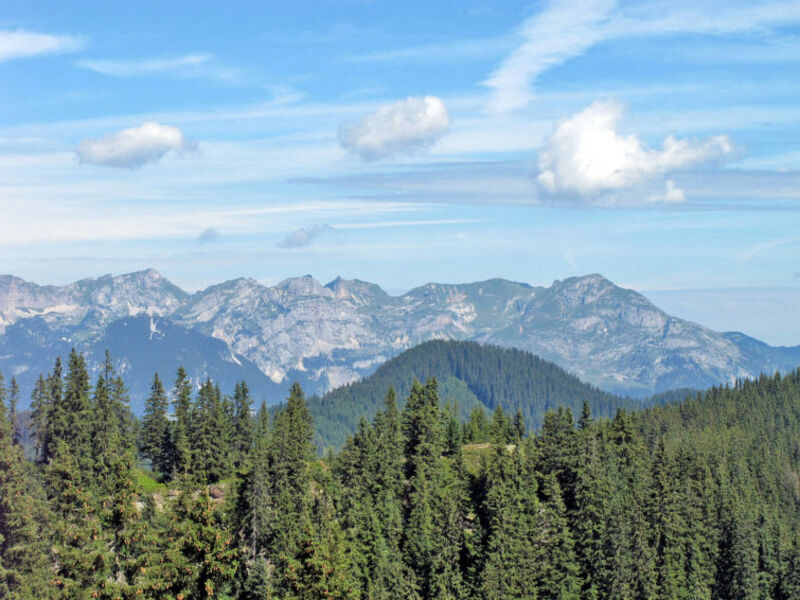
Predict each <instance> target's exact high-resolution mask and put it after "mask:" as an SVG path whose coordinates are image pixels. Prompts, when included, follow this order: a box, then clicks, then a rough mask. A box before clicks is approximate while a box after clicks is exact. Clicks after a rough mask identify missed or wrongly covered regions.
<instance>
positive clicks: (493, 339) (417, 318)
mask: <svg viewBox="0 0 800 600" xmlns="http://www.w3.org/2000/svg"><path fill="white" fill-rule="evenodd" d="M141 314H145V315H149V316H151V317H158V318H161V319H167V320H169V321H170V322H173V323H175V324H177V325H179V326H180V327H182V328H183V329H181V330H175V331H176V332H178V331H181V332H183V331H189V330H191V331H192V332H193V334H192V335H193V336H201V337H193V338H192V339H195V340H196V342H195V343H198V344H200V345H201V346H206V345H208V346H210V345H212V344H211V342H205V341H200V340H201V339H202V340H205V338H210V339H214V340H218V341H221V342H223V343H224V344H226V345H227V346H228V349H229V350H230V352H229V356H228V357H227V358H223V357H221V355H220V357H219V358H218V360H219V361H222V362H225V363H229V364H234V365H235V364H236V360H239V359H237V358H236V357H243V358H244V359H246V360H247V361H249V362H250V363H252V364H253V365H255V366H256V367H257V369H258V370H259V371H260V372H261V373H263V374H264V376H265V377H266V378H268V379H269V381H270V382H271V383H270V384H267V383H266V382H260V383H259V385H260V386H261V387H262V388H263V389H265V390H272V389H273V388H274V387H275V386H277V388H278V389H281V388H286V387H288V385H289V383H290V382H291V381H293V380H298V381H300V382H301V384H303V385H304V386H305V387H306V388H308V391H309V393H312V394H313V393H324V392H325V391H328V390H330V389H333V388H336V387H339V386H341V385H344V384H347V383H349V382H351V381H355V380H357V379H359V378H361V377H363V376H365V375H369V374H370V373H371V372H372V371H374V369H375V368H377V366H379V365H380V364H382V363H384V362H385V361H387V360H389V359H390V358H392V357H393V356H396V355H397V354H399V353H401V352H402V351H404V350H406V349H408V348H411V347H413V346H415V345H417V344H420V343H422V342H425V341H428V340H431V339H452V340H470V341H476V342H481V343H485V344H493V345H498V346H503V347H513V348H519V349H521V350H525V351H528V352H531V353H533V354H535V355H537V356H540V357H542V358H543V359H546V360H548V361H551V362H554V363H555V364H557V365H558V366H560V367H562V368H564V369H566V370H567V371H569V372H570V373H572V374H574V375H577V376H578V377H580V378H581V379H582V380H584V381H586V382H588V383H591V384H593V385H595V386H597V387H600V388H601V389H604V390H606V391H608V392H613V393H616V394H620V395H631V396H637V397H645V396H648V395H650V394H653V393H658V392H663V391H666V390H669V389H673V388H679V387H680V388H694V389H701V388H706V387H709V386H711V385H714V384H720V383H723V384H724V383H733V382H734V381H735V380H736V379H740V378H744V377H755V376H757V375H758V374H760V373H761V372H763V371H768V372H774V371H775V370H789V369H791V368H794V367H796V366H797V364H798V363H800V346H798V347H786V348H775V347H772V346H769V345H767V344H764V343H763V342H760V341H758V340H755V339H754V338H750V337H749V336H745V335H743V334H741V335H740V334H735V333H719V332H716V331H713V330H711V329H708V328H706V327H703V326H702V325H699V324H696V323H692V322H690V321H686V320H683V319H679V318H677V317H674V316H671V315H668V314H667V313H666V312H664V311H663V310H661V309H660V308H658V307H657V306H656V305H655V304H653V303H652V302H651V301H650V300H648V299H647V298H645V297H644V296H643V295H642V294H639V293H638V292H636V291H634V290H630V289H626V288H622V287H619V286H617V285H615V284H614V283H613V282H611V281H609V280H608V279H606V278H605V277H603V276H602V275H600V274H597V273H593V274H589V275H584V276H575V277H568V278H566V279H563V280H556V281H554V282H553V284H552V285H551V286H549V287H545V286H531V285H529V284H526V283H519V282H514V281H509V280H506V279H502V278H492V279H488V280H485V281H480V282H473V283H462V284H440V283H435V282H429V283H427V284H424V285H421V286H418V287H415V288H413V289H411V290H409V291H407V292H405V293H404V294H400V295H390V294H388V293H387V292H386V291H385V290H383V289H382V288H381V287H380V286H379V285H377V284H374V283H370V282H366V281H363V280H358V279H344V278H342V277H337V278H335V279H333V280H332V281H330V282H328V283H326V284H324V285H323V284H322V283H320V282H319V281H317V280H316V279H315V278H313V277H312V276H310V275H305V276H302V277H294V278H287V279H285V280H283V281H281V282H279V283H278V284H276V285H272V286H270V285H265V284H263V283H261V282H259V281H257V280H255V279H252V278H248V277H240V278H236V279H231V280H228V281H225V282H221V283H218V284H213V285H210V286H208V287H206V288H204V289H202V290H198V291H196V292H194V293H188V292H186V291H184V290H182V289H181V288H180V287H178V286H176V285H175V284H173V283H172V282H171V281H169V280H168V279H167V278H165V277H164V276H162V275H161V274H160V273H158V271H156V270H155V269H146V270H143V271H137V272H133V273H127V274H122V275H116V276H113V275H104V276H101V277H98V278H96V279H92V278H87V279H82V280H80V281H77V282H74V283H70V284H67V285H65V286H40V285H38V284H35V283H32V282H27V281H25V280H23V279H21V278H18V277H15V276H11V275H5V276H0V351H2V356H0V370H3V371H4V372H6V373H7V374H10V375H21V374H22V373H25V372H26V370H30V369H32V368H33V362H37V361H31V360H30V358H31V355H32V354H35V353H36V352H37V345H36V344H35V343H33V342H32V341H31V340H33V339H36V340H39V341H40V343H39V346H38V348H39V350H38V352H42V353H51V354H52V353H53V352H55V351H57V350H59V349H60V348H61V347H62V346H64V344H71V345H76V346H77V347H78V348H79V349H81V348H93V344H96V343H98V341H99V340H101V339H102V338H103V335H104V332H105V331H106V330H107V328H108V327H109V326H110V325H111V324H112V323H114V322H115V321H117V320H120V319H125V318H132V317H136V316H138V315H141ZM11 327H14V328H15V329H14V330H13V332H12V333H13V334H14V335H13V336H11V337H12V338H14V339H26V340H28V341H27V342H26V343H25V344H23V346H24V348H23V347H21V346H15V345H14V343H12V340H11V339H10V338H9V337H8V336H7V335H6V332H7V331H8V330H9V328H11ZM15 336H16V337H15ZM176 336H177V337H178V338H180V339H181V340H183V341H182V342H180V343H179V342H178V341H176V342H175V349H174V351H175V352H174V353H175V354H176V355H180V354H181V353H182V352H185V350H186V349H185V348H182V347H180V344H181V343H185V342H186V340H188V339H189V338H190V337H192V336H185V335H183V333H180V335H178V334H177V333H176ZM160 343H161V344H163V343H166V342H164V341H163V340H162V341H161V342H160ZM59 351H60V350H59ZM190 354H191V353H190ZM217 354H219V353H217ZM54 356H55V355H54V354H53V355H52V356H48V360H52V359H53V358H54ZM124 358H125V357H119V360H120V361H122V360H123V359H124ZM197 360H198V361H199V357H198V359H197ZM215 360H217V359H215ZM38 362H41V361H38ZM201 362H202V361H200V362H199V363H198V365H196V367H197V371H198V372H201V371H202V370H203V369H202V368H200V367H201V366H202V365H201V364H200V363H201ZM240 362H241V361H240ZM214 369H216V370H217V371H224V372H226V373H228V372H229V371H230V369H229V368H228V367H227V366H226V365H223V364H222V363H219V364H216V366H215V367H214ZM214 369H212V370H214ZM22 379H25V376H22ZM261 384H263V385H261ZM272 384H274V386H273V385H272ZM223 385H230V386H232V385H233V382H227V381H225V382H223ZM136 393H140V392H139V391H138V390H137V392H136ZM269 393H270V397H269V398H268V399H269V400H270V401H271V402H272V401H277V400H278V399H279V397H278V398H275V397H272V395H271V394H272V392H269Z"/></svg>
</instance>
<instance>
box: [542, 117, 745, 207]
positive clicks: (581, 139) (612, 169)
mask: <svg viewBox="0 0 800 600" xmlns="http://www.w3.org/2000/svg"><path fill="white" fill-rule="evenodd" d="M622 113H623V107H622V105H621V104H619V103H618V102H613V101H609V102H595V103H594V104H591V105H590V106H588V107H587V108H585V109H584V110H582V111H581V112H579V113H577V114H576V115H573V116H571V117H569V118H566V119H563V120H561V121H560V122H559V123H558V124H557V126H556V128H555V131H554V132H553V133H552V134H551V135H550V137H549V138H548V139H547V140H546V143H545V147H544V149H543V150H542V151H541V152H540V153H539V176H538V181H539V184H540V185H541V186H542V187H543V188H544V189H545V190H547V191H548V192H550V193H551V194H564V195H577V196H584V197H591V196H597V195H600V194H602V193H604V192H609V191H615V190H622V189H625V188H630V187H634V186H637V185H639V184H642V183H644V182H645V181H647V180H651V179H654V178H656V177H659V176H663V175H665V174H666V173H668V172H670V171H673V170H676V169H682V168H687V167H691V166H693V165H697V164H700V163H703V162H707V161H710V160H714V159H720V158H723V157H724V156H726V155H728V154H730V153H731V152H732V151H733V147H732V144H731V141H730V140H729V139H728V137H727V136H725V135H718V136H714V137H711V138H708V139H706V140H688V139H684V140H679V139H676V138H675V137H673V136H669V137H667V138H666V139H665V140H664V143H663V145H662V147H661V149H660V150H658V149H652V150H651V149H649V148H647V147H646V146H644V145H643V144H642V143H641V142H640V141H639V138H638V137H637V136H636V135H635V134H630V135H627V136H625V135H621V134H620V133H619V132H618V131H617V126H618V124H619V121H620V119H621V118H622ZM682 194H683V193H682V191H681V190H679V189H677V188H676V187H675V185H674V183H670V182H668V183H667V191H666V193H665V195H664V196H662V197H660V198H658V200H659V201H665V200H666V201H671V202H676V201H682V200H683V199H684V198H683V196H682Z"/></svg>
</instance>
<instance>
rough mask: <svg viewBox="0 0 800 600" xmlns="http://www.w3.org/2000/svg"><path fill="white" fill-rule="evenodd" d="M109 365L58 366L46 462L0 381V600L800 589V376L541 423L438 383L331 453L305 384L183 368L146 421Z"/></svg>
mask: <svg viewBox="0 0 800 600" xmlns="http://www.w3.org/2000/svg"><path fill="white" fill-rule="evenodd" d="M107 364H108V368H107V369H106V370H104V371H103V372H102V373H101V374H100V375H99V377H98V379H97V380H96V382H95V383H94V384H92V383H90V381H89V379H88V375H87V371H86V363H85V359H84V358H83V357H82V356H81V355H80V354H78V353H75V352H73V353H72V354H71V355H70V356H69V358H68V360H67V361H66V362H65V364H64V365H62V364H61V363H60V362H58V363H56V365H55V368H54V369H53V371H52V372H51V373H50V374H49V375H48V376H47V377H42V378H40V379H39V383H38V385H37V388H36V392H35V396H34V398H33V406H34V412H33V421H34V424H35V438H34V439H35V444H36V461H35V462H30V463H27V462H25V461H24V460H23V458H22V451H21V447H20V444H19V436H18V434H17V431H18V429H19V425H18V423H17V420H16V411H15V406H16V405H17V404H18V402H19V397H18V395H19V394H18V387H17V386H16V385H15V382H14V381H13V380H12V381H10V382H9V384H8V385H2V386H0V390H2V391H0V398H1V399H2V402H0V408H1V410H0V597H3V598H6V597H7V598H12V599H34V598H36V599H39V598H64V599H66V598H69V599H73V598H74V599H77V598H81V599H83V598H108V599H112V598H143V599H149V598H152V599H164V600H167V599H181V600H188V599H190V598H219V599H223V598H228V599H231V598H236V599H248V600H250V599H256V598H262V599H263V598H274V599H309V600H310V599H318V598H335V599H357V598H358V599H360V598H364V599H373V598H376V599H377V598H381V599H393V598H411V599H414V598H417V599H434V598H436V599H440V598H442V599H443V598H449V599H460V598H463V599H475V600H478V599H481V600H483V599H485V600H500V599H512V598H513V599H516V598H546V599H553V600H555V599H560V600H568V599H574V600H577V599H579V598H581V599H583V598H591V599H598V600H599V599H608V600H612V599H613V600H629V599H630V600H633V599H637V600H638V599H652V600H661V599H664V600H666V599H675V598H705V599H709V600H745V599H765V600H766V599H775V600H789V599H796V598H798V597H800V371H794V372H792V373H791V374H789V375H787V376H784V377H780V376H777V375H776V376H774V377H762V378H760V379H758V380H757V381H753V382H741V383H739V384H737V385H736V386H735V387H733V388H730V389H728V388H722V389H720V388H717V389H712V390H710V391H708V392H707V393H705V394H702V395H700V396H699V397H698V398H697V399H695V400H691V401H688V402H686V403H684V404H681V405H672V406H666V407H658V408H653V409H650V410H647V411H643V412H639V413H636V412H630V411H626V410H620V411H618V412H617V413H616V414H615V415H614V416H613V417H612V418H610V419H608V418H594V417H593V416H592V415H591V411H590V407H589V404H588V403H584V404H583V407H582V409H581V412H580V414H579V416H578V418H577V420H576V419H575V418H574V416H573V413H572V411H571V410H570V409H569V408H567V409H564V408H558V409H557V410H555V411H550V412H548V413H547V414H546V416H545V417H544V419H543V422H542V426H541V428H539V429H538V431H537V432H536V434H535V435H530V436H529V435H526V433H525V432H526V431H527V427H526V425H525V423H524V419H523V415H522V413H521V412H517V413H514V414H513V415H511V414H507V412H506V411H504V410H503V408H502V404H500V405H498V407H497V409H496V410H495V411H494V413H493V414H491V415H486V414H484V416H483V418H479V417H478V416H476V417H475V418H470V420H469V421H468V422H466V423H460V422H459V419H458V418H457V416H456V414H455V413H454V412H453V410H452V409H451V410H443V409H442V401H441V398H440V397H439V389H438V385H437V382H436V381H435V380H433V379H430V380H428V381H427V382H426V383H424V384H420V383H415V384H413V385H412V386H411V388H410V390H409V391H408V395H407V397H406V398H404V401H403V402H402V404H403V407H402V408H400V406H399V404H400V403H399V402H398V399H397V397H396V395H395V394H394V392H393V391H388V392H387V393H386V394H385V395H384V398H383V405H382V407H381V409H380V410H379V411H378V412H377V413H376V414H375V416H374V418H373V419H372V420H371V421H368V420H367V419H361V421H360V423H359V425H358V428H357V432H356V434H355V435H354V436H352V437H350V438H349V439H348V440H347V441H346V443H345V444H344V446H343V448H342V450H341V451H340V452H338V453H330V454H329V455H327V456H326V457H325V458H323V459H318V458H316V457H315V452H314V446H313V441H312V440H313V421H312V415H311V413H310V411H309V407H308V405H307V403H306V401H305V399H304V397H303V392H302V390H301V389H300V387H299V386H298V385H295V386H293V387H292V389H291V391H290V394H289V398H288V400H287V402H286V403H285V404H284V405H283V406H281V407H280V408H279V409H278V411H277V412H276V413H275V414H274V416H272V417H270V414H269V412H268V411H267V409H266V407H264V406H263V405H262V407H261V408H260V410H258V411H257V412H256V414H255V415H253V412H252V409H251V398H250V393H249V391H248V389H247V386H246V385H245V384H242V383H240V384H239V385H237V386H236V389H235V390H234V394H233V395H232V396H227V395H224V394H223V393H222V392H221V390H220V389H219V387H218V386H216V385H215V384H214V383H213V382H212V381H207V382H205V383H204V384H203V385H202V386H201V387H200V389H199V391H197V392H196V393H195V392H194V391H193V389H192V387H191V386H190V385H189V383H188V380H187V378H186V375H185V373H184V372H183V371H182V370H181V371H179V373H178V376H177V378H176V380H175V382H174V384H172V385H169V384H165V383H164V382H162V380H161V378H159V377H156V378H154V380H153V384H152V391H151V395H150V398H149V399H148V402H147V411H146V414H145V416H144V418H143V419H142V421H141V423H138V422H137V421H136V420H135V419H134V418H133V417H132V416H131V413H130V411H129V409H128V407H127V399H126V391H125V385H124V382H123V381H122V379H121V378H120V377H119V376H118V375H117V374H115V373H114V372H113V369H112V368H111V364H112V362H111V361H110V360H108V362H107ZM472 414H473V415H479V414H480V411H473V413H472ZM471 416H472V415H471ZM143 468H144V470H142V469H143Z"/></svg>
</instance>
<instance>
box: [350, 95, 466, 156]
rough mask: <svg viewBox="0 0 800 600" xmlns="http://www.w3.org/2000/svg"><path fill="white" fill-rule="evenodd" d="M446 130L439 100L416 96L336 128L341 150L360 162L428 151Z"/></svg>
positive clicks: (446, 120)
mask: <svg viewBox="0 0 800 600" xmlns="http://www.w3.org/2000/svg"><path fill="white" fill-rule="evenodd" d="M449 127H450V114H449V113H448V112H447V107H446V106H445V105H444V102H442V99H441V98H437V97H436V96H425V97H421V96H416V97H410V98H406V99H405V100H400V101H398V102H394V103H392V104H385V105H383V106H381V107H379V108H378V110H376V111H375V112H373V113H372V114H369V115H367V116H366V117H364V118H363V119H361V120H360V121H358V122H356V123H345V124H343V125H342V126H341V127H340V128H339V142H340V143H341V145H342V147H343V148H345V149H346V150H349V151H350V152H354V153H356V154H358V155H359V156H361V158H363V159H364V160H376V159H379V158H386V157H388V156H392V155H393V154H398V153H403V152H414V151H419V150H423V149H425V148H428V147H430V146H431V145H432V144H433V143H434V142H435V141H436V140H437V139H439V138H440V137H442V136H443V135H444V134H445V133H446V132H447V129H448V128H449Z"/></svg>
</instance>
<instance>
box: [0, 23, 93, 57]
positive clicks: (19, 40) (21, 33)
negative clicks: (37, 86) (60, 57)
mask: <svg viewBox="0 0 800 600" xmlns="http://www.w3.org/2000/svg"><path fill="white" fill-rule="evenodd" d="M85 45H86V42H85V40H84V39H83V38H81V37H77V36H73V35H50V34H47V33H37V32H34V31H25V30H23V29H18V30H16V31H0V62H4V61H8V60H13V59H15V58H25V57H29V56H37V55H40V54H59V53H64V52H75V51H77V50H80V49H81V48H83V47H84V46H85Z"/></svg>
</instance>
